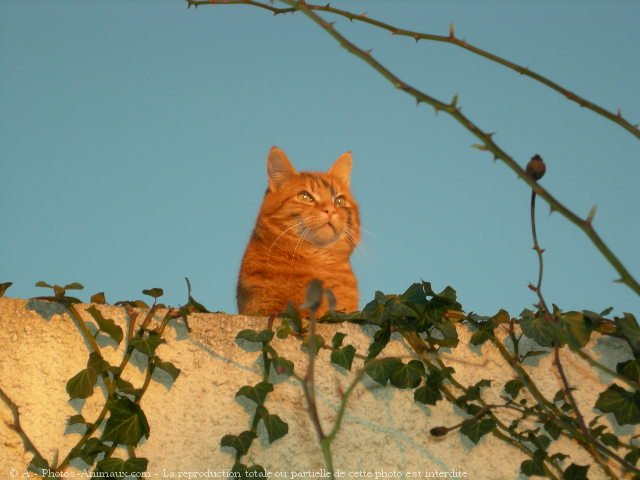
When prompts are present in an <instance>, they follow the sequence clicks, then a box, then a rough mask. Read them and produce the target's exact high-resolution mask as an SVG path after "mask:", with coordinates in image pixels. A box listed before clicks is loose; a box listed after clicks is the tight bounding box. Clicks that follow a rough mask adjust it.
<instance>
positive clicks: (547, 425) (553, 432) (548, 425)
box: [543, 420, 562, 440]
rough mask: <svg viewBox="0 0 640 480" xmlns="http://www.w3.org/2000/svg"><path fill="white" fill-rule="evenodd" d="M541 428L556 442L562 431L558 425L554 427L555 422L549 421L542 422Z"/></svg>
mask: <svg viewBox="0 0 640 480" xmlns="http://www.w3.org/2000/svg"><path fill="white" fill-rule="evenodd" d="M543 426H544V429H545V430H546V431H547V433H548V434H549V435H550V436H551V438H553V439H554V440H557V439H558V437H559V436H560V433H561V432H562V429H561V428H560V427H559V426H558V425H556V424H555V422H553V421H551V420H547V421H546V422H544V425H543Z"/></svg>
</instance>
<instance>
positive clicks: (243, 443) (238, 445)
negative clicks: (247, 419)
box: [220, 431, 257, 455]
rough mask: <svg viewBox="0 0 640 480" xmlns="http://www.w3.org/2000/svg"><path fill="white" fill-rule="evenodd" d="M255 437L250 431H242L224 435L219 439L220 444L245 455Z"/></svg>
mask: <svg viewBox="0 0 640 480" xmlns="http://www.w3.org/2000/svg"><path fill="white" fill-rule="evenodd" d="M256 437H257V435H256V433H255V432H251V431H246V432H242V433H241V434H240V435H225V436H224V437H222V440H220V445H221V446H222V447H231V448H234V449H235V450H236V452H238V453H239V454H240V455H246V454H247V452H248V451H249V448H250V447H251V443H252V442H253V439H254V438H256Z"/></svg>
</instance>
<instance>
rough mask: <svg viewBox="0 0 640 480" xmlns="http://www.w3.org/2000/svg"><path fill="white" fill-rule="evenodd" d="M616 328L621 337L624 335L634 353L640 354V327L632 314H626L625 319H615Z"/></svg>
mask: <svg viewBox="0 0 640 480" xmlns="http://www.w3.org/2000/svg"><path fill="white" fill-rule="evenodd" d="M614 321H615V323H616V327H617V330H618V332H619V333H620V335H622V336H623V337H624V338H625V340H626V341H627V342H629V345H630V346H631V349H632V350H633V351H634V353H636V354H638V353H640V327H639V326H638V322H637V321H636V317H634V316H633V315H632V314H630V313H625V314H624V317H620V318H615V319H614Z"/></svg>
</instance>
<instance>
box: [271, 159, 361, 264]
mask: <svg viewBox="0 0 640 480" xmlns="http://www.w3.org/2000/svg"><path fill="white" fill-rule="evenodd" d="M351 163H352V160H351V153H349V152H347V153H344V154H342V155H341V156H340V157H339V158H338V159H337V160H336V161H335V163H334V164H333V166H332V167H331V168H330V169H329V170H328V171H327V172H326V173H319V172H318V173H316V172H298V171H296V169H295V168H294V167H293V165H292V164H291V162H290V161H289V159H288V158H287V155H286V154H285V153H284V152H283V151H282V150H281V149H279V148H278V147H273V148H272V149H271V151H270V152H269V155H268V157H267V174H268V179H269V187H268V189H267V192H266V195H265V199H264V202H263V205H262V209H261V213H260V216H261V219H262V220H263V221H265V222H268V223H269V224H270V226H271V227H272V230H275V231H274V233H276V232H279V233H278V235H280V234H282V235H286V234H289V235H295V236H296V237H297V238H298V239H303V240H307V241H309V242H311V243H312V244H314V245H315V246H317V247H321V248H324V247H330V246H331V247H333V246H335V245H336V244H337V243H339V244H340V245H342V246H345V247H347V248H348V251H349V252H350V251H351V250H353V248H355V246H356V244H357V243H358V241H359V240H360V219H359V211H358V205H357V204H356V201H355V199H354V198H353V196H352V194H351V189H350V177H351Z"/></svg>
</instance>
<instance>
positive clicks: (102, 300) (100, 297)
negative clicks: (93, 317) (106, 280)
mask: <svg viewBox="0 0 640 480" xmlns="http://www.w3.org/2000/svg"><path fill="white" fill-rule="evenodd" d="M89 302H90V303H97V304H98V305H105V304H106V303H107V299H106V297H105V296H104V292H98V293H94V294H93V295H91V298H90V299H89Z"/></svg>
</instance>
